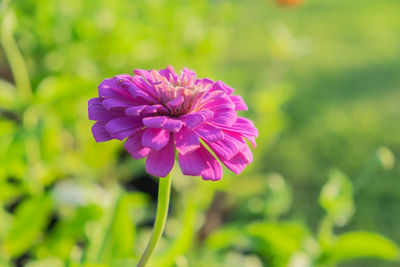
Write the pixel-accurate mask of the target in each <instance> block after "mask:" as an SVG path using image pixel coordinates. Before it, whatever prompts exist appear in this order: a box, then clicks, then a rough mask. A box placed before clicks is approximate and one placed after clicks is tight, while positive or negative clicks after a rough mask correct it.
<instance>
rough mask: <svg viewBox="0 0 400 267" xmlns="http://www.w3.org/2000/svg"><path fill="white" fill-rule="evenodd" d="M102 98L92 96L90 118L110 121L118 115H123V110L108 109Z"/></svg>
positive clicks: (89, 108)
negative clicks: (104, 105)
mask: <svg viewBox="0 0 400 267" xmlns="http://www.w3.org/2000/svg"><path fill="white" fill-rule="evenodd" d="M102 102H103V101H102V99H100V98H92V99H91V100H89V107H88V113H89V120H94V121H109V120H112V119H115V118H118V117H121V116H123V112H121V111H116V110H112V111H109V110H106V109H105V108H104V107H103V105H102Z"/></svg>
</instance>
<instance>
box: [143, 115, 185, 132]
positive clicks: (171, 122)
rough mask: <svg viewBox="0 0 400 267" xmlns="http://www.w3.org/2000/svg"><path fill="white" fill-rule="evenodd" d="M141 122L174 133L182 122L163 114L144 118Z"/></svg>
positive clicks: (180, 126)
mask: <svg viewBox="0 0 400 267" xmlns="http://www.w3.org/2000/svg"><path fill="white" fill-rule="evenodd" d="M143 124H144V125H145V126H147V127H149V128H158V129H165V130H168V131H171V132H175V133H176V132H179V130H180V129H181V128H182V125H183V122H182V121H180V120H176V119H170V118H168V117H165V116H157V117H147V118H144V119H143Z"/></svg>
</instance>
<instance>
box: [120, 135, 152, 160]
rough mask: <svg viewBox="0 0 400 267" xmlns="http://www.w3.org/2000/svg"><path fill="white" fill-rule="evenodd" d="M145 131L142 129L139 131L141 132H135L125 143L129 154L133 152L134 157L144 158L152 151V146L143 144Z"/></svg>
mask: <svg viewBox="0 0 400 267" xmlns="http://www.w3.org/2000/svg"><path fill="white" fill-rule="evenodd" d="M143 132H144V131H143V130H142V131H139V132H137V133H135V134H133V135H132V136H130V137H129V138H128V139H127V140H126V142H125V144H124V147H125V149H126V151H128V152H129V154H131V155H132V157H133V158H134V159H141V158H144V157H146V156H147V155H148V154H149V152H150V151H151V149H150V148H148V147H144V146H143V145H142V135H143Z"/></svg>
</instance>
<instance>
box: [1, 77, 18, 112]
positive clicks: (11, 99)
mask: <svg viewBox="0 0 400 267" xmlns="http://www.w3.org/2000/svg"><path fill="white" fill-rule="evenodd" d="M17 100H18V99H17V89H16V88H15V86H13V85H12V84H11V83H9V82H7V81H5V80H3V79H0V108H1V109H3V108H6V109H13V108H14V107H15V106H16V104H17ZM0 111H1V110H0ZM0 115H1V114H0Z"/></svg>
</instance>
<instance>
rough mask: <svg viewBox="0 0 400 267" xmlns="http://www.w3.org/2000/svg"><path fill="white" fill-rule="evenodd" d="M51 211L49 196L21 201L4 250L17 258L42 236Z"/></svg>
mask: <svg viewBox="0 0 400 267" xmlns="http://www.w3.org/2000/svg"><path fill="white" fill-rule="evenodd" d="M51 209H52V202H51V199H50V197H49V196H47V195H39V196H35V197H31V198H29V199H27V200H25V201H23V202H22V203H21V204H20V205H19V206H18V207H17V210H16V211H15V216H14V218H13V221H12V226H11V229H10V231H9V232H8V233H7V236H6V238H5V240H4V250H5V251H6V253H7V254H9V255H10V256H11V257H18V256H20V255H21V254H23V253H24V252H25V251H26V250H28V249H29V248H30V247H31V246H32V245H33V244H34V243H35V242H36V240H37V239H38V238H39V237H40V235H41V234H43V231H44V229H45V227H46V224H47V223H48V216H49V214H50V212H51Z"/></svg>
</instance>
